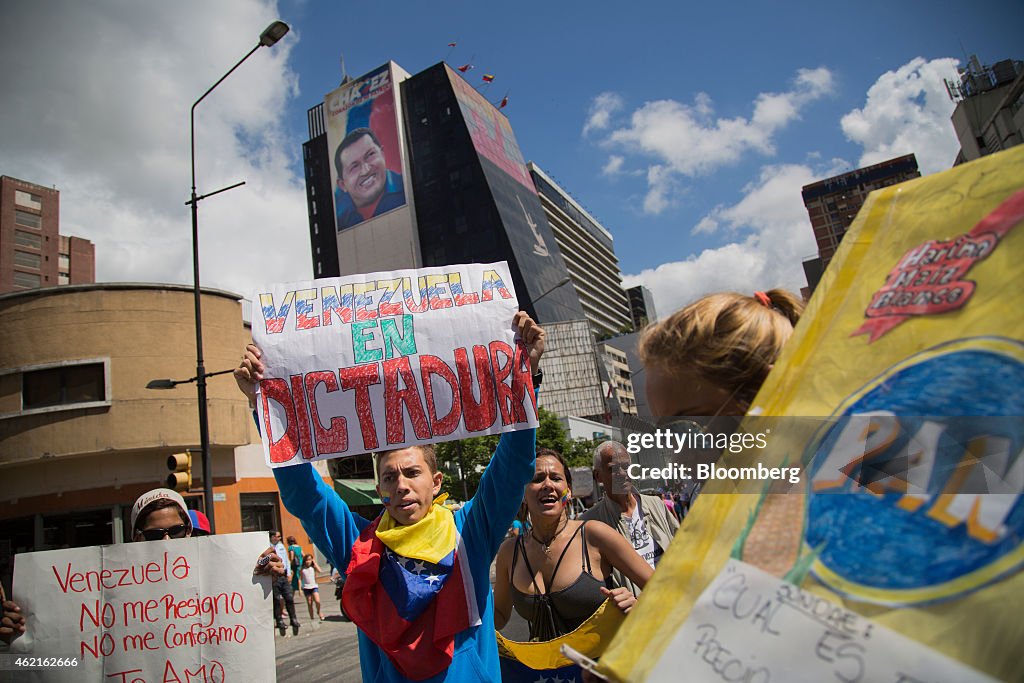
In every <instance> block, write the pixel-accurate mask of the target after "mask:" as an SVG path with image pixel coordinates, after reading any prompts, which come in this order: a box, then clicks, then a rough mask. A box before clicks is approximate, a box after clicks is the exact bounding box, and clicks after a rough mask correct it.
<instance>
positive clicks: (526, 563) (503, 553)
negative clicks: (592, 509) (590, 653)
mask: <svg viewBox="0 0 1024 683" xmlns="http://www.w3.org/2000/svg"><path fill="white" fill-rule="evenodd" d="M571 485H572V480H571V474H570V472H569V468H567V467H566V466H565V461H564V460H563V459H562V456H561V455H559V454H558V453H557V452H556V451H553V450H551V449H541V450H540V451H538V453H537V463H536V471H535V474H534V478H533V481H531V482H530V483H529V484H527V486H526V492H525V495H524V502H525V504H526V509H527V510H528V511H529V514H530V521H531V522H532V528H530V529H529V531H527V532H525V533H524V534H522V535H520V536H518V537H513V538H510V539H508V540H506V541H505V543H504V544H503V545H502V546H501V548H500V549H499V550H498V557H497V567H496V576H495V584H494V626H495V628H497V629H499V630H500V629H501V628H502V627H504V626H505V624H506V623H508V620H509V617H510V616H511V614H512V609H513V607H514V608H515V610H516V612H518V613H519V615H520V616H522V617H523V618H524V619H525V620H526V621H527V622H529V624H530V640H551V639H552V638H557V637H558V636H561V635H564V634H566V633H569V632H570V631H573V630H575V629H576V628H577V627H579V625H580V624H582V623H583V622H584V621H586V620H587V618H588V617H590V615H592V614H593V613H594V611H595V610H597V608H598V607H600V606H601V603H603V602H604V601H605V599H611V600H612V601H613V602H614V603H615V604H616V606H617V607H619V609H621V610H622V611H623V612H628V611H629V610H630V608H631V607H632V606H633V604H634V603H635V602H636V598H635V597H633V594H632V592H630V590H629V589H627V588H611V589H610V588H609V587H608V586H607V585H606V579H607V577H609V576H610V575H611V571H612V569H618V570H619V571H621V572H622V573H623V574H624V575H626V576H627V577H628V578H629V579H630V580H631V581H633V582H634V583H636V584H637V585H639V586H641V587H642V586H643V585H644V584H645V583H646V582H647V580H648V579H649V578H650V576H651V573H652V571H653V570H652V569H651V567H650V565H648V564H647V562H646V561H645V560H644V559H643V558H642V557H640V555H638V554H637V553H636V551H635V550H633V547H632V546H630V545H629V543H628V542H626V539H624V538H623V537H622V536H621V535H620V534H619V533H618V531H616V530H615V529H612V528H611V527H610V526H607V525H606V524H602V523H601V522H586V523H584V522H579V521H576V520H572V519H569V515H568V509H567V508H568V504H569V501H570V500H571V496H572V493H571Z"/></svg>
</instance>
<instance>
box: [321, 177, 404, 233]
mask: <svg viewBox="0 0 1024 683" xmlns="http://www.w3.org/2000/svg"><path fill="white" fill-rule="evenodd" d="M384 180H385V186H384V194H382V195H381V196H380V201H379V202H378V203H377V208H376V209H374V211H373V216H371V218H375V217H377V216H380V215H381V214H384V213H387V212H388V211H391V210H392V209H397V208H398V207H400V206H405V185H404V184H403V183H402V175H401V174H400V173H395V172H394V171H388V172H387V173H386V174H385V179H384ZM334 205H335V206H336V207H338V208H337V213H336V214H335V216H334V218H335V220H336V221H337V230H338V232H341V231H342V230H344V229H345V228H351V227H352V226H354V225H359V224H360V223H362V222H363V221H364V220H367V219H365V218H363V214H361V213H359V209H357V208H356V205H355V204H354V203H353V202H352V197H350V196H349V194H348V193H347V192H342V191H341V190H340V189H335V190H334Z"/></svg>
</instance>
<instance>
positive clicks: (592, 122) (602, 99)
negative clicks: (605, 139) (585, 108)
mask: <svg viewBox="0 0 1024 683" xmlns="http://www.w3.org/2000/svg"><path fill="white" fill-rule="evenodd" d="M622 106H623V101H622V98H621V97H620V96H619V95H616V94H615V93H613V92H603V93H601V94H600V95H598V96H597V97H595V98H594V101H593V102H592V103H591V104H590V112H589V113H588V114H587V122H586V123H585V124H583V134H584V135H587V134H588V133H589V132H590V131H592V130H604V129H605V128H607V127H608V126H609V125H610V124H611V119H612V115H613V114H615V113H616V112H618V111H619V110H620V109H622Z"/></svg>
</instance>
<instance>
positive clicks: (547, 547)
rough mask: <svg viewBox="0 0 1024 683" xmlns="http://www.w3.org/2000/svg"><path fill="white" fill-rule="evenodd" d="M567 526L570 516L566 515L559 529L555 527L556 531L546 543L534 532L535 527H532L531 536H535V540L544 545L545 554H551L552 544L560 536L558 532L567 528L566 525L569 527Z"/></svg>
mask: <svg viewBox="0 0 1024 683" xmlns="http://www.w3.org/2000/svg"><path fill="white" fill-rule="evenodd" d="M567 526H569V518H568V517H566V518H565V519H564V520H562V525H561V526H559V527H558V528H557V529H555V533H554V534H552V535H551V538H550V539H549V540H548V542H547V543H545V542H544V541H542V540H540V539H539V538H537V535H536V534H534V533H533V529H530V537H531V538H533V540H535V541H537V543H539V544H541V545H542V546H544V554H545V555H550V554H551V544H552V543H554V542H555V539H556V538H558V534H560V533H562V532H563V531H564V530H565V527H567Z"/></svg>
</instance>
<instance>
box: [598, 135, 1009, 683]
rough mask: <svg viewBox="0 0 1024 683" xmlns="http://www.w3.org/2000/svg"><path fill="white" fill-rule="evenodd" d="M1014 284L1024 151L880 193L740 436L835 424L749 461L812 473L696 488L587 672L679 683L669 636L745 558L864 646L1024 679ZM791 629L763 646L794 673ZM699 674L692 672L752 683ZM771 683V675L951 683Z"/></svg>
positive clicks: (800, 642) (699, 617)
mask: <svg viewBox="0 0 1024 683" xmlns="http://www.w3.org/2000/svg"><path fill="white" fill-rule="evenodd" d="M1022 281H1024V147H1016V148H1014V149H1011V150H1008V151H1005V152H1000V153H998V154H994V155H991V156H987V157H984V158H982V159H979V160H977V161H974V162H971V163H968V164H964V165H962V166H958V167H956V168H954V169H952V170H949V171H945V172H943V173H938V174H935V175H932V176H928V177H924V178H918V179H915V180H911V181H908V182H905V183H901V184H899V185H895V186H892V187H888V188H884V189H880V190H876V191H874V192H872V193H871V194H870V195H869V197H868V199H867V201H866V202H865V203H864V205H863V207H862V208H861V210H860V212H859V213H858V214H857V218H856V220H855V221H854V223H853V225H852V226H851V227H850V230H849V231H848V232H847V234H846V235H845V237H844V238H843V241H842V244H841V245H840V247H839V250H838V251H837V252H836V255H835V257H834V258H833V260H832V263H831V265H830V266H829V268H828V271H827V272H826V273H825V275H824V277H823V278H822V281H821V284H820V285H819V287H818V290H817V291H816V292H815V294H814V297H813V298H812V300H811V302H810V304H809V305H808V308H807V310H806V312H805V313H804V315H803V317H802V318H801V320H800V322H799V324H798V325H797V327H796V330H795V333H794V335H793V337H792V338H791V339H790V340H789V342H788V343H787V346H786V348H785V349H784V350H783V352H782V355H781V356H780V357H779V359H778V361H777V362H776V364H775V367H774V369H773V370H772V372H771V374H770V375H769V377H768V379H767V381H766V382H765V384H764V385H763V386H762V387H761V390H760V392H759V393H758V395H757V397H756V398H755V400H754V402H753V404H752V406H751V410H750V413H749V414H748V417H747V418H746V419H745V421H744V424H743V427H741V429H744V430H745V431H747V432H751V431H752V430H751V429H750V428H749V427H750V425H752V424H753V423H754V422H753V421H754V419H755V418H753V417H751V416H753V415H757V416H762V417H759V418H756V419H757V420H774V424H775V425H777V426H778V427H779V429H780V430H785V431H786V432H793V433H795V432H798V431H800V430H801V429H802V427H801V424H804V425H806V424H808V423H811V422H812V421H810V420H807V419H806V418H809V417H815V416H820V417H823V418H826V417H827V418H829V420H828V421H827V423H825V422H823V423H821V424H822V427H823V428H821V429H815V430H813V431H809V432H807V433H806V434H804V435H803V436H802V438H791V437H792V436H793V434H792V433H789V434H786V435H777V434H776V433H775V430H774V429H773V431H772V434H771V438H770V440H769V442H768V444H767V447H766V448H764V449H760V450H759V451H757V453H756V460H757V462H758V463H762V464H764V465H765V466H780V465H785V464H789V465H797V466H801V467H802V468H804V469H803V470H802V471H803V472H805V473H806V475H807V476H806V477H801V478H800V483H799V485H791V484H788V483H787V485H786V487H784V490H782V489H779V488H778V487H773V488H772V489H770V490H767V491H765V492H764V494H761V495H759V494H749V495H744V494H737V493H733V491H735V490H736V488H737V487H736V486H735V483H734V482H731V481H710V482H708V483H707V484H706V485H705V486H704V488H703V492H702V493H701V494H700V496H699V497H698V499H697V501H696V503H695V504H694V506H693V507H692V509H691V511H690V514H689V515H688V516H687V517H686V520H685V522H684V523H683V526H682V528H681V529H680V533H679V535H678V536H677V537H676V540H675V542H673V543H672V545H671V547H670V548H669V549H668V551H667V552H666V553H665V555H664V556H663V557H662V560H661V562H660V563H659V565H658V570H657V571H656V572H655V574H654V577H653V578H652V579H651V581H650V582H648V584H647V586H646V587H645V588H644V592H643V594H642V595H641V597H640V600H639V602H638V604H637V606H636V607H635V608H634V610H633V611H632V612H631V614H630V616H629V618H628V619H627V620H626V623H625V624H624V625H623V627H622V629H620V631H619V632H618V634H617V635H616V637H615V640H614V641H613V642H612V644H611V646H610V647H609V648H608V650H607V651H606V652H605V655H604V657H602V659H601V662H600V664H599V668H600V669H601V670H602V671H604V672H605V673H607V674H609V675H610V676H611V677H612V678H613V679H614V680H620V681H622V680H625V681H660V680H679V675H678V672H679V671H682V670H685V669H686V667H687V666H688V664H687V661H690V660H689V659H688V658H691V655H692V654H693V649H694V648H695V647H697V642H698V641H697V640H693V639H692V638H691V639H690V641H689V646H688V647H689V652H690V654H689V655H686V654H685V652H686V650H685V649H684V648H681V647H679V644H678V642H677V641H676V640H675V639H676V637H677V636H678V637H684V636H683V635H679V634H689V635H687V636H685V637H690V636H696V635H697V634H696V632H695V631H694V630H693V629H694V628H695V627H699V626H700V625H701V624H703V623H711V622H706V621H704V619H705V617H706V614H705V613H703V612H700V611H699V610H698V606H697V604H696V603H697V602H698V596H701V595H703V594H705V592H706V590H707V589H708V587H709V586H711V585H712V584H713V583H714V582H715V581H716V580H717V578H718V577H721V576H722V572H723V569H725V568H727V567H728V566H730V560H738V561H741V562H742V563H744V564H745V565H750V566H752V567H756V568H757V569H758V570H760V571H763V572H767V573H768V574H770V575H772V576H774V577H776V578H777V579H783V580H785V582H786V583H787V585H789V586H791V587H792V588H793V589H796V588H799V590H800V593H799V595H800V596H813V599H815V600H820V601H821V604H822V605H824V606H826V607H828V606H829V605H834V606H835V607H836V609H841V610H843V613H845V611H846V610H848V611H849V612H850V613H854V614H855V615H858V616H859V617H862V618H864V619H867V620H870V623H871V624H875V625H877V626H879V627H884V629H883V628H878V629H875V630H873V631H872V633H873V635H872V639H874V638H878V639H880V640H881V639H884V640H891V642H892V644H893V645H894V646H896V647H898V648H901V647H904V645H905V643H906V641H905V640H904V639H910V640H912V641H914V643H915V644H916V645H920V646H923V647H926V648H929V649H931V650H934V651H935V653H936V656H941V657H945V658H949V659H950V660H955V661H956V662H958V663H959V664H960V665H963V666H965V667H968V668H969V669H971V670H974V671H977V672H981V673H982V674H984V675H987V676H991V677H994V678H997V679H1000V680H1021V664H1020V643H1022V642H1024V621H1022V620H1021V619H1020V614H1019V609H1018V607H1017V605H1018V604H1019V596H1020V595H1021V591H1024V571H1022V569H1024V543H1022V542H1021V541H1022V539H1024V495H1022V494H1024V451H1022V445H1024V418H1022V417H1021V416H1022V415H1024V316H1021V315H1020V307H1021V287H1020V283H1021V282H1022ZM797 427H800V429H796V428H797ZM750 458H751V454H750V453H739V454H733V453H730V452H725V453H723V454H722V455H721V460H720V461H719V462H720V463H721V464H723V465H726V466H728V465H749V464H754V463H752V462H751V461H750ZM759 590H760V589H759ZM751 594H753V593H751ZM704 602H705V603H706V600H705V601H704ZM704 606H706V605H704ZM700 609H704V607H700ZM858 623H860V622H859V621H858ZM865 623H866V622H865ZM716 628H719V626H717V625H716ZM719 632H720V633H721V632H722V631H720V630H719ZM729 633H730V636H729V638H730V642H733V643H741V645H734V646H733V648H734V649H732V650H731V651H732V652H750V651H749V650H744V648H746V647H747V646H748V644H750V643H753V642H754V641H753V640H749V638H750V636H743V635H741V634H742V631H739V630H735V629H734V630H731V631H729ZM787 633H788V634H789V636H788V637H772V639H771V641H772V643H773V645H772V647H773V648H774V650H775V653H776V655H777V656H778V657H782V656H787V657H789V658H791V660H792V661H793V662H797V663H799V662H802V661H803V659H804V658H805V657H808V656H810V655H809V654H808V649H807V645H808V642H809V641H808V639H807V637H806V632H805V631H804V630H802V629H801V628H792V629H790V630H788V631H787ZM897 634H898V635H897ZM755 640H756V639H755ZM815 642H817V641H815ZM850 642H853V643H856V642H857V641H850ZM725 647H728V646H725ZM853 649H856V648H853ZM911 649H913V650H914V651H915V652H916V651H917V649H916V648H908V650H907V651H908V652H910V650H911ZM850 651H852V650H850ZM697 654H700V653H697ZM708 656H709V657H710V656H711V655H708ZM760 656H767V655H759V657H760ZM814 656H815V657H817V655H814ZM712 659H713V660H714V661H718V660H715V658H714V657H712ZM684 660H685V661H684ZM773 661H775V660H773ZM934 661H942V660H934ZM659 662H661V664H658V667H659V668H658V669H657V670H655V664H657V663H659ZM702 662H703V664H701V663H700V662H698V663H696V664H695V666H696V667H697V668H696V669H695V670H696V671H700V672H701V674H700V675H699V676H698V675H696V674H693V675H691V676H689V678H691V679H692V680H695V681H703V680H713V681H722V680H748V681H749V680H759V679H757V678H756V677H755V676H754V674H753V673H751V671H753V669H752V670H751V671H748V670H747V669H746V668H744V669H742V670H740V669H738V668H736V665H733V668H731V669H730V670H729V671H728V672H727V675H725V674H724V673H723V671H717V670H715V669H714V668H713V667H710V666H709V665H708V662H707V661H706V660H704V659H702ZM691 663H692V662H691ZM701 666H703V667H704V668H703V669H702V668H700V667H701ZM723 666H724V665H723ZM665 667H668V668H665ZM754 668H756V665H754ZM947 668H948V673H947V674H944V675H946V679H947V680H948V679H950V677H952V679H953V680H972V679H971V678H960V677H957V675H956V674H955V669H954V668H953V665H952V664H950V665H949V666H948V667H947ZM779 671H780V672H781V671H785V673H779V674H777V675H775V676H773V677H772V680H788V681H821V680H837V679H838V680H847V681H865V682H866V681H877V680H884V681H912V680H942V676H940V675H937V674H936V675H935V677H934V678H933V677H932V674H930V673H929V674H928V675H924V678H923V679H918V678H911V677H903V678H901V677H900V675H899V672H898V671H896V670H895V669H892V668H889V669H888V670H887V673H886V674H884V675H882V674H878V675H877V676H875V675H870V676H869V675H868V673H867V670H865V671H864V672H862V673H860V675H853V674H855V673H858V671H859V669H851V670H849V671H847V672H846V673H845V674H844V675H838V674H836V675H820V673H819V671H818V670H816V669H814V668H813V667H812V666H811V665H810V663H807V664H806V666H800V665H799V664H798V665H795V666H792V667H789V668H787V669H779ZM925 671H934V670H933V669H932V670H929V669H925ZM687 673H688V674H689V671H688V672H687ZM906 673H907V674H908V675H910V674H911V673H912V672H910V671H907V672H906ZM965 675H966V674H965ZM971 675H974V674H971ZM844 676H845V677H844Z"/></svg>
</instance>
